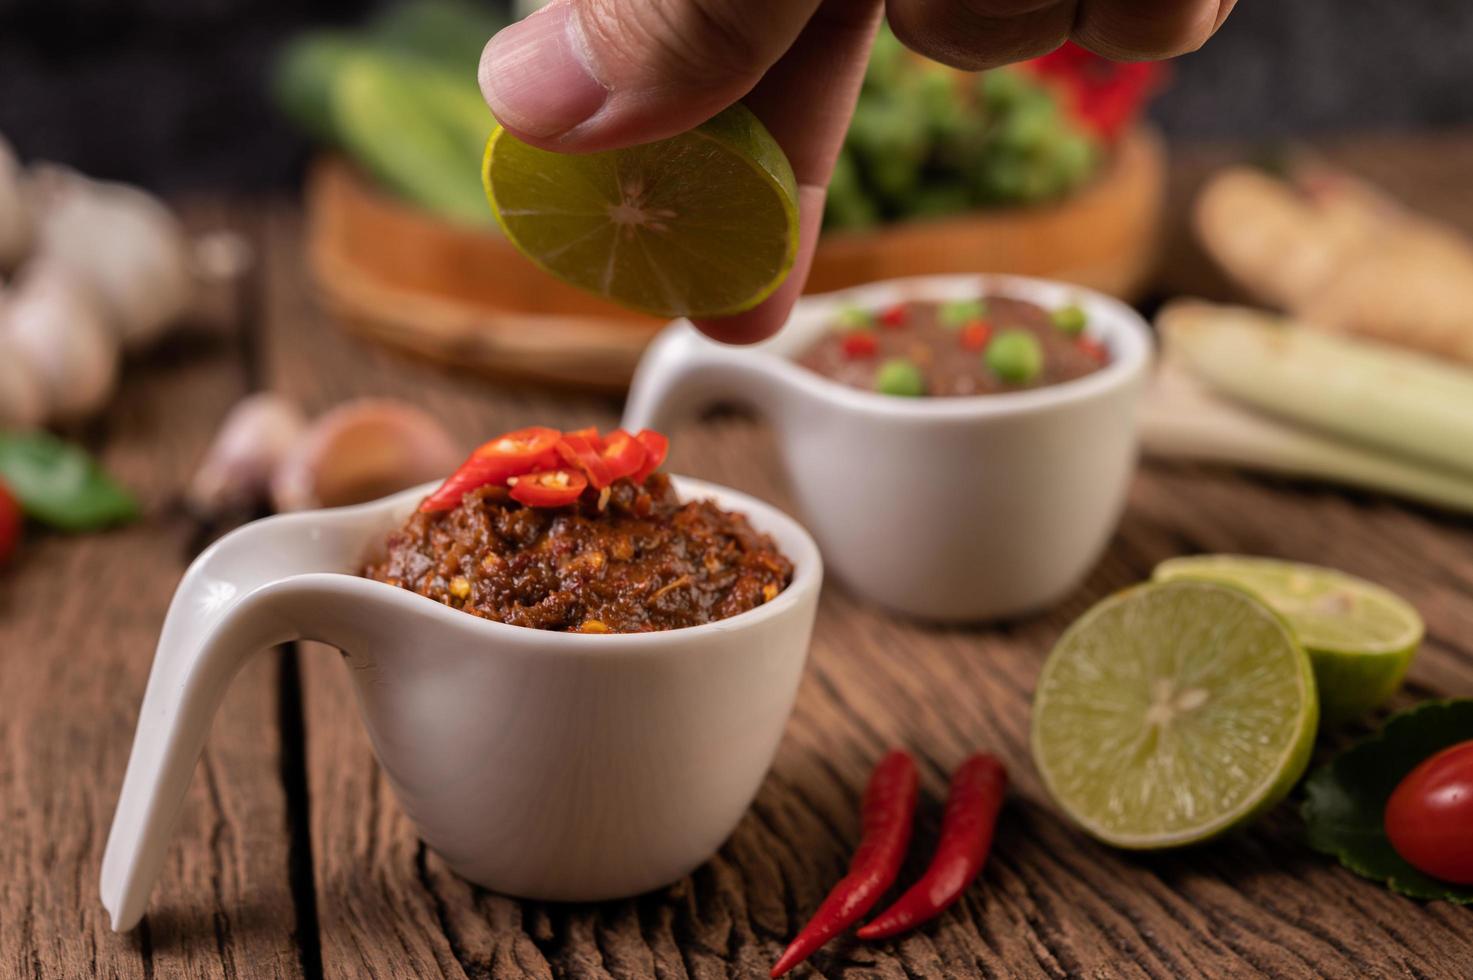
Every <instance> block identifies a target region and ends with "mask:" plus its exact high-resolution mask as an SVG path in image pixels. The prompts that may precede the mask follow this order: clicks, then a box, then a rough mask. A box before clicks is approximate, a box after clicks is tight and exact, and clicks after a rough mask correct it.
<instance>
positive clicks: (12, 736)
mask: <svg viewBox="0 0 1473 980" xmlns="http://www.w3.org/2000/svg"><path fill="white" fill-rule="evenodd" d="M188 217H189V219H190V223H191V224H193V225H195V226H196V227H218V226H220V225H221V224H222V223H226V222H228V221H229V220H230V219H229V216H228V215H227V214H225V213H223V212H222V211H221V210H219V209H217V208H209V207H203V206H202V207H198V208H192V209H190V211H189V213H188ZM216 299H220V298H219V297H216ZM213 309H215V311H216V314H215V315H211V316H206V317H204V318H202V319H200V320H199V321H198V322H195V323H192V324H190V325H189V326H188V327H187V328H186V329H185V330H184V331H183V332H182V334H181V335H178V336H175V337H173V338H172V339H170V340H168V341H166V342H165V343H164V344H163V345H162V347H161V348H160V349H158V350H156V351H154V352H152V353H150V354H149V355H148V356H146V357H140V358H136V359H133V360H130V362H129V363H128V365H127V369H126V380H125V382H124V384H123V388H122V390H121V392H120V393H119V395H118V397H117V400H116V402H115V403H114V404H113V406H112V408H111V409H110V410H109V412H108V414H107V416H106V417H105V418H103V419H101V420H99V421H98V422H97V423H96V424H95V425H94V426H92V427H91V428H89V429H88V430H87V431H86V432H85V433H80V435H82V436H84V437H86V439H87V441H88V442H90V443H92V444H94V445H96V446H99V447H100V450H101V453H100V454H101V457H102V460H103V462H104V464H105V465H106V466H107V467H108V469H109V470H111V471H112V472H113V473H114V474H115V475H116V476H118V477H119V478H120V479H121V480H122V481H123V482H125V483H126V484H127V485H128V486H130V487H131V488H133V489H134V490H135V491H137V493H138V495H139V497H140V498H141V501H142V503H143V506H144V508H145V512H146V516H145V517H144V519H143V520H141V521H140V522H138V523H137V524H135V525H133V526H131V527H128V528H124V529H120V530H117V531H113V532H109V533H106V534H98V535H89V536H83V537H76V538H64V537H61V536H56V535H46V534H42V533H32V534H31V535H30V537H29V540H28V541H27V543H26V546H25V548H24V549H23V551H22V553H21V555H20V557H19V558H18V560H17V561H16V563H15V564H14V565H13V566H11V567H10V568H9V569H7V570H5V571H4V572H0V800H3V801H4V809H5V813H6V819H5V832H4V833H3V834H0V975H4V976H16V977H19V976H37V977H42V976H44V977H88V976H101V975H106V976H117V977H154V978H164V977H211V978H213V977H277V978H291V977H298V976H300V975H301V970H300V965H299V963H298V954H297V949H296V944H295V942H294V940H293V936H292V933H293V930H294V927H295V917H294V912H293V900H292V895H291V891H290V886H289V881H288V868H287V835H286V805H285V799H284V796H283V793H282V789H281V783H280V780H279V779H278V775H277V774H278V769H279V765H280V751H281V747H280V744H279V742H278V739H277V736H276V732H277V717H276V713H277V684H278V677H279V670H280V668H279V664H278V662H276V661H275V660H274V659H270V658H263V659H261V660H260V661H259V662H256V663H253V664H251V665H250V666H249V667H248V668H247V669H246V670H245V672H243V673H242V675H241V676H240V678H239V679H238V680H237V681H236V683H235V685H234V687H233V688H232V690H231V692H230V694H229V696H228V697H227V698H226V700H225V704H224V706H223V707H222V709H221V713H220V715H219V717H218V719H217V720H216V723H215V727H214V731H213V734H212V735H211V737H210V740H209V743H208V746H207V747H206V750H205V755H204V759H203V762H202V765H201V766H200V769H199V771H198V772H197V774H196V777H195V779H194V781H193V783H192V785H191V787H190V791H189V797H188V800H187V802H186V804H185V808H184V812H183V816H182V817H181V819H180V823H179V829H178V831H177V832H176V835H175V840H174V842H173V844H172V846H171V848H170V852H169V858H168V862H167V864H166V866H165V869H164V872H163V876H162V879H161V880H160V882H159V885H158V888H157V890H156V891H155V893H154V900H153V903H152V904H151V906H150V911H149V914H148V917H147V918H146V919H145V921H144V924H143V926H141V927H140V928H139V929H138V930H137V931H136V932H134V933H132V934H130V935H117V934H115V933H113V932H112V931H111V930H110V929H109V927H108V925H107V922H106V915H105V913H104V911H103V909H102V905H101V902H100V900H99V898H98V894H97V875H98V868H99V866H100V862H101V859H102V849H103V845H104V843H105V841H106V838H107V831H108V826H109V824H110V822H111V820H112V814H113V807H114V804H115V802H116V800H117V793H118V788H119V785H120V784H121V781H122V776H123V769H124V765H125V763H126V761H127V757H128V751H129V747H130V745H131V742H132V737H133V728H134V724H135V722H136V719H137V711H138V706H139V704H140V702H141V701H142V697H143V689H144V684H145V682H146V680H147V677H148V670H149V666H150V663H151V658H152V654H153V647H154V642H155V640H156V639H157V636H158V631H159V627H160V625H161V624H162V621H163V617H164V612H165V610H166V608H167V605H168V602H169V598H170V596H171V594H172V593H173V590H174V586H175V584H176V583H177V581H178V579H179V576H180V575H181V574H182V572H183V570H184V567H185V565H186V564H187V562H188V560H189V558H190V551H191V547H192V544H193V539H194V538H195V537H196V534H195V530H194V529H193V528H192V527H191V526H190V525H189V524H188V522H186V521H184V520H182V519H181V518H180V516H179V514H178V509H177V506H176V504H175V500H176V498H177V495H178V492H179V487H180V486H182V484H183V482H184V481H185V480H186V479H187V477H188V475H189V473H190V471H191V469H192V467H193V466H194V464H195V463H196V461H197V459H198V457H199V455H200V454H201V453H202V452H203V450H204V447H205V446H206V445H207V442H208V440H209V438H210V436H211V435H212V434H213V431H214V427H215V425H216V423H217V422H218V420H219V418H220V416H221V415H222V414H223V412H224V411H225V409H226V408H227V407H228V406H229V405H230V403H231V402H232V401H233V400H234V399H235V398H236V397H238V395H239V394H240V392H241V391H243V390H244V386H245V384H246V372H245V369H244V363H243V360H242V357H241V346H240V343H239V339H240V338H239V336H238V335H237V332H236V329H237V328H236V324H235V323H233V322H232V319H231V318H230V317H229V316H227V315H225V313H226V312H227V311H226V310H225V309H224V308H223V307H221V306H220V305H219V304H218V303H217V304H215V306H214V307H213Z"/></svg>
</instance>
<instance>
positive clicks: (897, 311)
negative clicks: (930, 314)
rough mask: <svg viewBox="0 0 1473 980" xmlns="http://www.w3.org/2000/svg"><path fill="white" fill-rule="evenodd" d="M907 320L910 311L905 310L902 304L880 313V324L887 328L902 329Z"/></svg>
mask: <svg viewBox="0 0 1473 980" xmlns="http://www.w3.org/2000/svg"><path fill="white" fill-rule="evenodd" d="M908 319H910V311H909V310H907V309H906V308H905V304H904V303H896V304H895V305H894V306H890V307H887V308H886V309H884V310H883V311H882V312H881V313H880V322H881V323H883V324H884V325H885V326H887V327H892V328H893V327H903V326H905V321H906V320H908Z"/></svg>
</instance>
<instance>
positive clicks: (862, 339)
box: [839, 330, 880, 361]
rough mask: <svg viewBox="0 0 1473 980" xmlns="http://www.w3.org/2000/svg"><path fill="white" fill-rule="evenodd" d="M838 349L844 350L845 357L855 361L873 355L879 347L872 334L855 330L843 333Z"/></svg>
mask: <svg viewBox="0 0 1473 980" xmlns="http://www.w3.org/2000/svg"><path fill="white" fill-rule="evenodd" d="M839 349H840V350H842V351H843V352H844V356H845V357H847V358H849V359H850V360H856V361H857V360H859V359H861V358H865V357H874V356H875V352H876V351H878V350H879V349H880V342H879V341H877V340H875V335H874V334H872V333H866V332H864V331H861V330H856V331H854V332H853V333H847V334H845V335H844V339H843V340H841V341H839Z"/></svg>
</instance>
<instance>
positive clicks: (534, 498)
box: [508, 469, 588, 507]
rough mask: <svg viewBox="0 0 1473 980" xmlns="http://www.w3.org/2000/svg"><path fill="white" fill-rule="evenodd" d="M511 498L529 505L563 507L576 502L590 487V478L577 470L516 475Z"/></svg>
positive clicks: (512, 479)
mask: <svg viewBox="0 0 1473 980" xmlns="http://www.w3.org/2000/svg"><path fill="white" fill-rule="evenodd" d="M508 482H509V483H511V498H512V499H513V500H518V501H521V502H522V503H524V504H526V505H527V506H528V507H563V506H566V505H567V504H571V503H573V502H575V501H576V500H577V499H578V497H579V496H580V495H581V494H582V493H583V491H584V490H585V489H587V487H588V478H587V477H585V476H584V475H583V474H582V473H579V472H578V471H577V470H568V469H558V470H542V471H541V472H539V473H527V474H525V475H523V476H514V477H512V478H511V479H510V480H509V481H508Z"/></svg>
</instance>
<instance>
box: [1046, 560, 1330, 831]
mask: <svg viewBox="0 0 1473 980" xmlns="http://www.w3.org/2000/svg"><path fill="white" fill-rule="evenodd" d="M1317 719H1318V707H1317V702H1316V698H1315V685H1314V676H1313V673H1312V671H1311V668H1310V662H1309V658H1308V657H1307V656H1306V655H1305V653H1304V651H1303V650H1302V649H1301V648H1300V646H1299V644H1298V642H1297V641H1296V640H1295V639H1294V636H1293V634H1292V633H1291V632H1290V630H1289V627H1288V625H1287V624H1286V623H1285V622H1284V620H1283V619H1282V618H1280V617H1279V616H1278V614H1276V613H1275V612H1274V611H1273V610H1271V609H1270V608H1268V606H1266V605H1264V604H1263V603H1261V602H1259V601H1258V600H1257V599H1255V598H1253V596H1251V595H1250V594H1248V593H1247V592H1244V591H1242V590H1241V589H1237V588H1234V587H1232V586H1226V585H1220V584H1217V583H1212V582H1198V581H1185V580H1184V581H1177V582H1166V583H1150V584H1146V585H1141V586H1137V587H1136V588H1133V589H1128V590H1126V591H1124V592H1121V593H1119V594H1117V595H1115V596H1112V597H1111V598H1108V599H1105V600H1104V601H1102V602H1100V603H1099V604H1098V605H1096V606H1095V607H1094V608H1093V609H1091V610H1090V611H1089V612H1087V613H1085V614H1084V616H1082V617H1081V618H1080V619H1079V620H1078V621H1077V622H1076V623H1074V625H1073V626H1071V627H1070V628H1069V629H1068V630H1067V631H1066V632H1065V633H1064V635H1063V637H1061V638H1060V640H1059V642H1058V644H1057V645H1056V646H1055V647H1054V649H1053V652H1052V653H1050V654H1049V658H1048V661H1047V663H1045V664H1044V668H1043V673H1042V674H1041V676H1040V677H1039V680H1038V689H1037V691H1036V693H1035V694H1034V699H1033V721H1032V744H1033V759H1034V762H1035V763H1036V764H1037V766H1038V769H1039V772H1040V773H1041V775H1042V776H1043V781H1044V785H1045V786H1047V788H1048V791H1049V793H1050V794H1051V795H1052V796H1053V798H1054V800H1055V801H1056V802H1057V803H1058V805H1059V807H1060V808H1061V809H1063V810H1064V812H1065V813H1066V814H1068V815H1069V816H1070V817H1071V818H1072V819H1073V820H1074V821H1075V822H1077V823H1078V824H1079V825H1080V826H1081V827H1082V828H1084V830H1086V831H1087V832H1088V833H1090V834H1091V835H1093V836H1094V837H1096V838H1098V839H1100V840H1102V841H1104V842H1105V843H1108V844H1112V845H1114V846H1116V847H1124V848H1133V849H1141V850H1145V849H1155V848H1165V847H1175V846H1178V845H1183V844H1193V843H1197V842H1200V841H1205V840H1208V839H1210V838H1212V837H1215V836H1217V835H1218V834H1221V833H1223V832H1225V831H1228V830H1231V829H1232V828H1234V827H1237V826H1240V825H1242V824H1244V823H1246V822H1248V821H1249V820H1251V819H1253V818H1254V817H1256V816H1257V815H1258V814H1260V813H1262V812H1263V811H1265V810H1267V809H1268V808H1269V807H1271V806H1273V805H1274V804H1275V803H1277V802H1278V801H1279V800H1281V799H1283V797H1284V796H1285V795H1286V794H1287V793H1288V792H1289V790H1290V789H1291V788H1292V787H1293V785H1294V783H1295V782H1296V781H1297V780H1298V779H1299V776H1300V775H1301V774H1302V773H1303V772H1304V767H1305V765H1306V764H1307V763H1308V761H1309V755H1310V750H1311V748H1312V747H1313V744H1314V735H1315V727H1316V722H1317Z"/></svg>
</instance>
